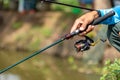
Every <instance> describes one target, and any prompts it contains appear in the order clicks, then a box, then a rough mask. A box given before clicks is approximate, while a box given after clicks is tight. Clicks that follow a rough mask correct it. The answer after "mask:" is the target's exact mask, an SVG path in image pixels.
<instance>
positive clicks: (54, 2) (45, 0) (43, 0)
mask: <svg viewBox="0 0 120 80" xmlns="http://www.w3.org/2000/svg"><path fill="white" fill-rule="evenodd" d="M43 2H46V3H53V4H58V5H63V6H69V7H74V8H79V9H84V10H88V11H94V10H95V9H90V8H85V7H81V6H75V5H70V4H65V3H60V2H56V1H53V0H41V3H43Z"/></svg>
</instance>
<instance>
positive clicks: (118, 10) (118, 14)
mask: <svg viewBox="0 0 120 80" xmlns="http://www.w3.org/2000/svg"><path fill="white" fill-rule="evenodd" d="M111 10H113V11H115V15H114V16H112V17H110V18H108V19H106V20H105V21H103V22H102V23H101V24H107V25H111V24H116V23H118V22H120V6H116V7H114V8H111V9H104V10H102V9H101V10H99V11H100V14H101V16H104V15H105V14H106V13H108V12H109V11H111Z"/></svg>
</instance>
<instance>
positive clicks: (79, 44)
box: [74, 36, 94, 52]
mask: <svg viewBox="0 0 120 80" xmlns="http://www.w3.org/2000/svg"><path fill="white" fill-rule="evenodd" d="M93 43H94V41H93V40H92V39H91V38H89V37H88V36H85V39H81V40H78V41H76V42H75V44H74V47H75V49H76V51H77V52H83V51H86V50H89V49H90V47H91V46H92V45H91V44H93Z"/></svg>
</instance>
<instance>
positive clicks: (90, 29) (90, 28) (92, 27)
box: [80, 25, 95, 36]
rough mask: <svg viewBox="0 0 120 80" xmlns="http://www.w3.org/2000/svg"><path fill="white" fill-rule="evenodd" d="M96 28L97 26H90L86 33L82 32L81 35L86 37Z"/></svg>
mask: <svg viewBox="0 0 120 80" xmlns="http://www.w3.org/2000/svg"><path fill="white" fill-rule="evenodd" d="M94 28H95V26H93V25H89V26H88V28H87V29H86V30H85V31H84V32H82V33H81V34H80V35H81V36H84V35H86V34H87V33H89V32H91V31H92V30H93V29H94Z"/></svg>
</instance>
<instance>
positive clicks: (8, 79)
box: [0, 74, 21, 80]
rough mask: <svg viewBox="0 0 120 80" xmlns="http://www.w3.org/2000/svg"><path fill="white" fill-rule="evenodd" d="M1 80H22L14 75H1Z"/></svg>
mask: <svg viewBox="0 0 120 80" xmlns="http://www.w3.org/2000/svg"><path fill="white" fill-rule="evenodd" d="M0 80H21V79H20V77H19V76H18V75H14V74H1V75H0Z"/></svg>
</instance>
